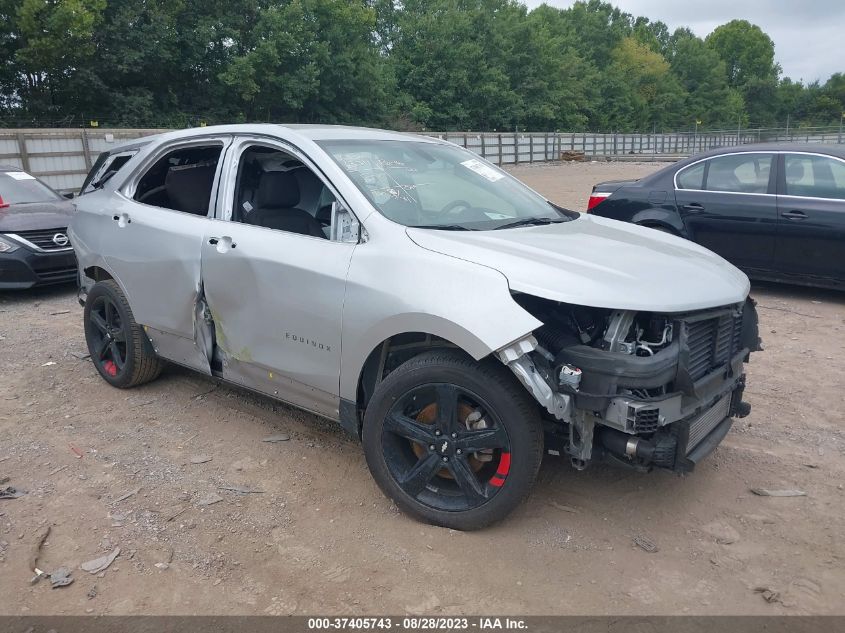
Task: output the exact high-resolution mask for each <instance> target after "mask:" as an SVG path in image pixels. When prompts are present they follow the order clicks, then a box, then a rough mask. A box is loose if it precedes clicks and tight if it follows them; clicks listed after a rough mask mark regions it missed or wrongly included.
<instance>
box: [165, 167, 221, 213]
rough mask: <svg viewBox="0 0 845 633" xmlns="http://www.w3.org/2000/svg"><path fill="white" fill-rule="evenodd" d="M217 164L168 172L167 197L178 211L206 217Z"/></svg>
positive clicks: (166, 180)
mask: <svg viewBox="0 0 845 633" xmlns="http://www.w3.org/2000/svg"><path fill="white" fill-rule="evenodd" d="M216 167H217V165H216V163H202V164H199V165H183V166H180V167H171V168H170V169H169V170H168V171H167V176H166V177H165V179H164V184H165V186H166V188H167V197H168V198H170V202H171V203H172V204H173V208H174V209H176V210H178V211H186V212H188V213H197V214H202V215H205V214H206V213H207V212H208V203H209V201H210V199H211V185H212V183H213V182H214V171H215V169H216Z"/></svg>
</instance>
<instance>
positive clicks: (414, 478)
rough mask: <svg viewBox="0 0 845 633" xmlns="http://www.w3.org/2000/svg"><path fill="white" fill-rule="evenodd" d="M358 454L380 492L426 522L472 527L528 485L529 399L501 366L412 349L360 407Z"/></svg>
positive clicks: (535, 439) (537, 430)
mask: <svg viewBox="0 0 845 633" xmlns="http://www.w3.org/2000/svg"><path fill="white" fill-rule="evenodd" d="M363 444H364V454H365V456H366V459H367V465H368V466H369V468H370V472H371V473H372V474H373V477H374V478H375V480H376V483H378V485H379V487H380V488H381V489H382V491H383V492H384V493H385V494H386V495H387V496H388V497H390V498H391V499H393V501H394V502H395V503H396V505H397V506H399V507H400V508H401V509H402V510H403V511H405V512H406V513H408V514H410V515H412V516H414V517H416V518H418V519H420V520H422V521H425V522H427V523H432V524H435V525H441V526H444V527H449V528H453V529H457V530H475V529H478V528H482V527H485V526H487V525H490V524H491V523H494V522H496V521H500V520H502V519H503V518H504V517H505V516H507V515H508V514H509V513H510V512H511V511H512V510H513V509H514V508H515V507H516V506H517V505H518V504H519V503H520V502H521V501H522V500H523V499H524V498H525V497H526V496H527V495H528V493H529V492H530V491H531V488H532V487H533V485H534V481H535V480H536V478H537V472H538V471H539V468H540V462H541V461H542V458H543V431H542V424H541V421H540V418H539V414H538V407H537V404H536V403H535V402H534V401H533V400H532V399H531V398H530V396H529V395H528V393H527V392H526V391H525V389H524V388H523V387H522V385H520V384H519V383H518V382H517V380H516V378H515V377H514V376H513V375H512V374H511V372H510V371H508V369H507V368H505V367H504V366H503V365H501V364H500V363H498V362H497V361H495V360H492V359H488V360H486V361H483V362H481V363H478V362H476V361H474V360H473V359H472V358H470V357H469V356H467V355H465V354H463V353H461V352H457V351H436V352H428V353H425V354H421V355H420V356H416V357H414V358H412V359H411V360H409V361H407V362H406V363H404V364H403V365H401V366H400V367H398V368H397V369H396V370H394V371H393V372H392V373H391V374H389V375H388V376H387V378H385V379H384V380H383V381H382V382H381V383H380V384H379V385H378V386H377V387H376V390H375V392H374V394H373V397H372V399H371V400H370V402H369V405H368V407H367V411H366V414H365V416H364V427H363Z"/></svg>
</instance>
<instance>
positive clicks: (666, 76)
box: [608, 37, 684, 130]
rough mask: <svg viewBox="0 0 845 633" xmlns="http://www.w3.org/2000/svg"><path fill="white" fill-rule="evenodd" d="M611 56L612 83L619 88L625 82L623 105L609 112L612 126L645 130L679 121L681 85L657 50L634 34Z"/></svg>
mask: <svg viewBox="0 0 845 633" xmlns="http://www.w3.org/2000/svg"><path fill="white" fill-rule="evenodd" d="M611 57H612V60H613V61H612V64H611V67H610V76H611V77H613V79H614V84H615V86H614V87H615V88H616V89H617V90H620V89H622V88H623V86H624V93H623V94H625V97H626V98H625V102H626V107H625V108H618V106H617V108H616V109H615V111H614V110H613V109H612V110H611V111H610V112H609V113H608V122H609V123H610V125H611V127H614V128H617V129H620V128H621V129H636V130H647V129H651V128H653V127H654V126H657V127H661V128H662V127H664V126H676V125H678V124H680V123H681V121H680V116H679V114H680V109H681V106H682V104H683V101H684V92H683V88H682V87H681V85H680V83H679V82H678V80H677V78H676V77H675V76H674V75H672V72H671V68H670V66H669V63H668V62H667V61H666V60H665V59H664V58H663V57H662V56H661V55H660V54H659V53H655V52H654V51H652V50H651V49H650V48H648V47H647V46H646V45H644V44H641V43H640V42H638V41H637V40H636V39H635V38H633V37H626V38H625V39H623V40H622V41H621V42H620V44H619V46H617V47H616V49H614V51H613V53H612V55H611ZM611 107H613V106H611Z"/></svg>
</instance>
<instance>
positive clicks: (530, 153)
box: [528, 134, 534, 163]
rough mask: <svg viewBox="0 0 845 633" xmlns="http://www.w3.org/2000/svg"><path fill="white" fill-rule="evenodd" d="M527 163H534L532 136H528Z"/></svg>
mask: <svg viewBox="0 0 845 633" xmlns="http://www.w3.org/2000/svg"><path fill="white" fill-rule="evenodd" d="M528 162H529V163H533V162H534V135H533V134H529V135H528Z"/></svg>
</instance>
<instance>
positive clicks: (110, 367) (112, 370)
mask: <svg viewBox="0 0 845 633" xmlns="http://www.w3.org/2000/svg"><path fill="white" fill-rule="evenodd" d="M103 369H105V370H106V373H107V374H108V375H109V376H117V365H115V364H114V363H113V362H112V361H110V360H107V361H105V362H104V363H103ZM499 468H501V466H499ZM500 485H501V484H500Z"/></svg>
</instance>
